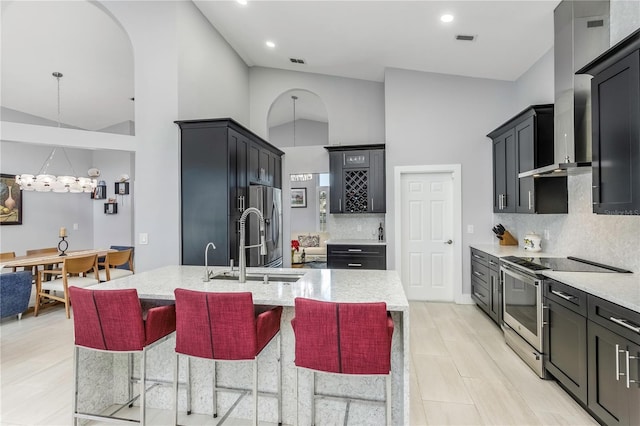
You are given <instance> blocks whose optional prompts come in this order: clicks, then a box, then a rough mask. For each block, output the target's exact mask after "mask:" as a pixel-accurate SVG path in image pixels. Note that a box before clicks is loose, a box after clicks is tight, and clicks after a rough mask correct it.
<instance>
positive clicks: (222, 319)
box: [174, 289, 282, 425]
mask: <svg viewBox="0 0 640 426" xmlns="http://www.w3.org/2000/svg"><path fill="white" fill-rule="evenodd" d="M175 295H176V362H175V376H174V380H175V383H177V378H178V367H179V358H180V355H187V356H189V357H197V358H205V359H210V360H212V361H213V417H217V416H218V407H217V402H216V392H218V391H230V392H239V393H240V396H239V397H238V399H237V400H236V402H234V404H233V405H232V406H231V408H230V409H229V410H228V411H227V413H226V414H224V415H223V416H222V418H221V419H220V421H219V422H218V424H220V423H222V422H223V421H224V420H225V419H226V418H227V417H228V416H229V414H230V413H231V410H232V409H233V408H234V407H235V406H236V405H237V403H238V402H239V400H240V398H242V397H243V396H244V395H245V394H247V393H248V392H249V391H251V392H252V394H253V424H254V425H257V424H258V356H259V355H260V353H261V352H262V350H263V349H264V348H265V347H266V346H267V344H269V342H271V341H272V340H276V341H277V344H278V348H277V357H278V377H277V381H278V390H277V393H270V392H260V394H262V395H268V396H275V397H276V398H277V400H278V424H281V423H282V391H281V385H282V377H281V375H282V370H281V366H280V359H281V355H280V349H281V348H280V335H279V332H280V318H281V316H282V307H281V306H278V307H270V308H264V309H260V308H257V307H254V305H253V296H252V295H251V293H249V292H243V293H210V292H201V291H192V290H185V289H176V290H175ZM276 335H277V336H278V338H277V339H274V337H276ZM219 361H250V362H252V363H253V386H252V389H251V390H248V389H238V388H230V387H219V386H218V385H217V383H216V363H217V362H219ZM174 394H175V395H176V399H175V408H174V409H175V420H176V424H177V420H178V407H177V389H174Z"/></svg>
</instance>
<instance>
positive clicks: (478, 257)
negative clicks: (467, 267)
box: [473, 253, 484, 259]
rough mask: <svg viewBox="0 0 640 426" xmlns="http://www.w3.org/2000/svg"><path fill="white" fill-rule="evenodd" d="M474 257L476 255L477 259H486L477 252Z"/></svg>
mask: <svg viewBox="0 0 640 426" xmlns="http://www.w3.org/2000/svg"><path fill="white" fill-rule="evenodd" d="M473 257H475V258H476V259H484V257H482V256H479V255H477V254H475V253H473Z"/></svg>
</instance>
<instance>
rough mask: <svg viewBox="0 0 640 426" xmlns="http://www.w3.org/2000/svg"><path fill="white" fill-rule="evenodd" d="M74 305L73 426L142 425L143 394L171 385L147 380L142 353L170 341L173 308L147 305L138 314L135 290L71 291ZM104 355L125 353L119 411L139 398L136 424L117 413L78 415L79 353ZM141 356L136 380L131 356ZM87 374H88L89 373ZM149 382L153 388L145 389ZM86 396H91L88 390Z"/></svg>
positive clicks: (75, 289) (145, 360)
mask: <svg viewBox="0 0 640 426" xmlns="http://www.w3.org/2000/svg"><path fill="white" fill-rule="evenodd" d="M69 293H70V297H71V302H72V303H73V329H74V357H73V358H74V363H73V376H74V392H73V394H74V399H73V423H74V425H76V426H77V425H78V423H79V420H80V419H87V420H97V421H109V422H118V423H140V424H141V425H144V424H145V423H146V391H147V390H148V389H151V388H152V387H153V386H155V385H158V384H159V385H162V384H164V385H171V383H172V382H170V381H161V380H150V379H148V378H147V369H146V367H147V351H148V350H149V349H151V348H153V347H155V346H157V345H159V344H160V343H162V342H164V341H166V340H167V339H168V338H169V337H171V335H172V333H173V332H174V331H175V329H176V310H175V305H164V306H157V307H152V308H150V309H149V310H147V311H146V312H143V310H142V307H141V304H140V299H139V298H138V292H137V291H136V290H135V289H124V290H91V289H84V288H80V287H70V288H69ZM81 348H86V349H90V350H92V351H100V352H107V353H126V354H128V356H129V362H128V365H129V369H128V376H129V377H128V378H127V381H128V383H129V386H128V388H129V393H128V400H127V401H126V402H125V403H123V404H121V405H120V409H122V408H124V407H126V406H131V405H133V403H134V402H135V401H136V400H138V399H139V404H140V417H139V420H138V421H136V420H131V419H125V418H121V417H116V414H117V412H118V411H119V410H115V412H113V411H112V412H111V414H109V415H107V414H93V413H88V412H83V411H80V410H79V408H78V405H79V404H78V396H79V393H80V389H79V386H78V383H79V374H78V370H79V367H80V364H79V359H80V349H81ZM134 354H140V372H139V380H138V379H137V378H135V377H133V369H132V368H131V366H132V365H133V356H134ZM89 373H90V372H89ZM136 382H138V383H139V386H140V388H139V395H136V396H134V395H133V394H134V392H133V384H134V383H136ZM148 383H152V386H150V387H147V384H148ZM86 390H87V392H94V389H93V388H92V387H89V388H88V389H86Z"/></svg>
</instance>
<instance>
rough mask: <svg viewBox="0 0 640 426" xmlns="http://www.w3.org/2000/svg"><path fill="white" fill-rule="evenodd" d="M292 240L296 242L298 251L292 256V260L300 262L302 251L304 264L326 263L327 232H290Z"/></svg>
mask: <svg viewBox="0 0 640 426" xmlns="http://www.w3.org/2000/svg"><path fill="white" fill-rule="evenodd" d="M291 239H292V240H298V242H299V243H300V251H298V252H296V253H295V254H294V259H295V260H296V261H300V260H301V259H300V256H301V255H302V252H303V250H304V254H305V259H304V261H305V262H314V261H316V262H326V261H327V240H328V239H329V234H328V233H327V232H317V231H316V232H308V231H301V232H292V233H291Z"/></svg>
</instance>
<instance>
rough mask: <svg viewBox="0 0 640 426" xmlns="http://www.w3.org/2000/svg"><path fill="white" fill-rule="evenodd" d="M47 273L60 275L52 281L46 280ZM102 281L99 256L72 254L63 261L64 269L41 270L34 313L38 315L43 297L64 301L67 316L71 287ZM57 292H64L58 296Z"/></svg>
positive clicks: (85, 285)
mask: <svg viewBox="0 0 640 426" xmlns="http://www.w3.org/2000/svg"><path fill="white" fill-rule="evenodd" d="M47 275H52V276H59V277H57V278H55V279H52V280H50V281H45V280H44V277H45V276H47ZM99 282H100V280H99V277H98V256H97V255H95V254H93V255H89V256H77V257H76V256H71V257H65V258H64V260H63V261H62V269H53V270H48V269H44V270H42V271H39V273H38V276H37V279H36V306H35V310H34V315H35V316H38V311H39V309H40V300H41V299H42V298H45V299H52V300H57V301H59V302H63V303H64V308H65V311H66V313H67V318H71V315H70V313H69V287H72V286H73V287H87V286H90V285H93V284H98V283H99ZM55 292H62V293H63V295H62V296H57V295H56V294H55Z"/></svg>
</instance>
